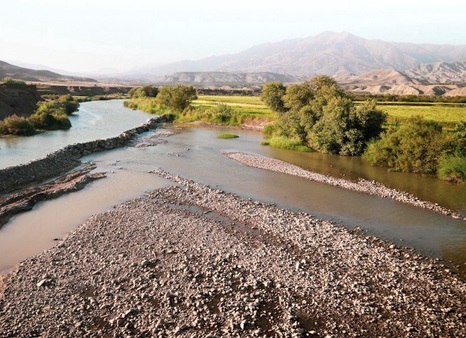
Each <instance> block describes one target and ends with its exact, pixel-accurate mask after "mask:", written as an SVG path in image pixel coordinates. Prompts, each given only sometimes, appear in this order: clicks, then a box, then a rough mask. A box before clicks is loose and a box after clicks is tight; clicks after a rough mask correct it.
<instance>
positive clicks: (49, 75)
mask: <svg viewBox="0 0 466 338" xmlns="http://www.w3.org/2000/svg"><path fill="white" fill-rule="evenodd" d="M5 77H11V78H14V79H17V80H23V81H31V82H48V81H58V82H69V81H80V82H97V81H96V80H94V79H91V78H87V77H78V76H68V75H61V74H58V73H54V72H51V71H49V70H35V69H29V68H23V67H18V66H14V65H12V64H9V63H7V62H4V61H0V80H1V79H3V78H5Z"/></svg>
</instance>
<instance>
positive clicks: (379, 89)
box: [334, 61, 466, 96]
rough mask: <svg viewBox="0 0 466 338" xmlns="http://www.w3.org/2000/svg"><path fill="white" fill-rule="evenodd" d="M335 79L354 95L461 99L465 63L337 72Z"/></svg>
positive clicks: (463, 93) (465, 81)
mask: <svg viewBox="0 0 466 338" xmlns="http://www.w3.org/2000/svg"><path fill="white" fill-rule="evenodd" d="M334 78H335V80H336V81H337V82H338V83H339V84H341V85H342V86H343V87H344V88H345V89H347V90H350V91H354V92H367V93H371V94H393V95H437V96H438V95H447V96H464V95H465V94H466V91H465V88H464V85H465V84H466V61H463V62H436V63H427V64H420V65H418V66H417V67H415V68H412V69H407V70H405V71H399V70H394V69H379V70H372V71H369V72H366V73H362V74H359V75H356V74H351V73H347V72H340V73H338V74H336V75H334Z"/></svg>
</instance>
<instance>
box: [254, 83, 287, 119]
mask: <svg viewBox="0 0 466 338" xmlns="http://www.w3.org/2000/svg"><path fill="white" fill-rule="evenodd" d="M285 94H286V87H285V86H284V85H283V83H281V82H278V81H274V82H269V83H266V84H265V85H264V87H263V88H262V95H261V99H262V101H264V103H265V104H266V105H267V106H269V107H270V109H272V110H273V111H274V112H277V113H283V112H285V111H287V110H288V109H287V108H286V107H285V102H283V97H284V96H285Z"/></svg>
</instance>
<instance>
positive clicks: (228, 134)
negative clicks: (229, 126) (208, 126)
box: [217, 133, 239, 139]
mask: <svg viewBox="0 0 466 338" xmlns="http://www.w3.org/2000/svg"><path fill="white" fill-rule="evenodd" d="M238 137H239V136H238V135H236V134H231V133H223V134H220V135H218V136H217V138H221V139H231V138H238Z"/></svg>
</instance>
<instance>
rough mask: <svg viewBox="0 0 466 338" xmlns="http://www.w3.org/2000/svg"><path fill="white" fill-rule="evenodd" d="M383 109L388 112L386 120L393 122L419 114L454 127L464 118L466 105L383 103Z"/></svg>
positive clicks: (465, 117)
mask: <svg viewBox="0 0 466 338" xmlns="http://www.w3.org/2000/svg"><path fill="white" fill-rule="evenodd" d="M382 104H383V103H382ZM379 105H381V103H379ZM383 110H384V112H386V113H387V114H388V117H389V118H388V122H394V121H395V120H398V121H402V120H407V119H409V118H412V117H415V116H421V117H422V118H423V119H425V120H429V121H435V122H438V123H440V124H442V126H444V127H454V125H455V124H456V123H459V122H461V121H464V120H465V119H466V116H465V114H466V113H465V111H466V106H465V105H462V104H439V103H430V104H429V103H427V104H423V105H419V104H416V105H413V104H407V103H392V104H387V103H385V104H383Z"/></svg>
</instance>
